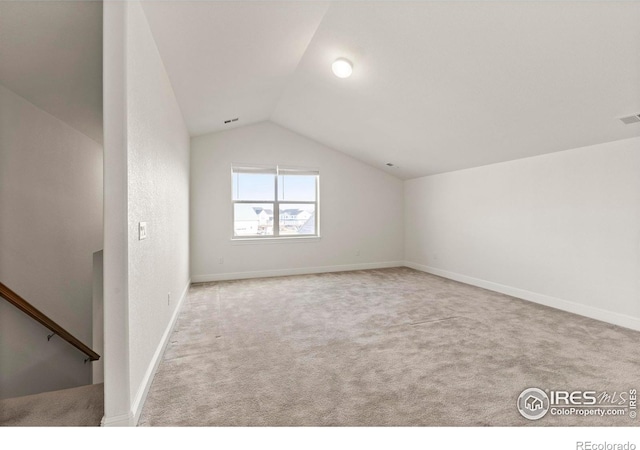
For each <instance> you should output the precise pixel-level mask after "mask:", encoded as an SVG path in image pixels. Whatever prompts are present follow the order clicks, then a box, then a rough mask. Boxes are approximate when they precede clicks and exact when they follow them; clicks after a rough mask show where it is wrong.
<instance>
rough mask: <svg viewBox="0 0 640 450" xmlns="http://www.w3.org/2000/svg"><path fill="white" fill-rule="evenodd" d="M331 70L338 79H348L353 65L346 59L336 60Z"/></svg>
mask: <svg viewBox="0 0 640 450" xmlns="http://www.w3.org/2000/svg"><path fill="white" fill-rule="evenodd" d="M331 70H333V74H334V75H335V76H337V77H338V78H348V77H350V76H351V72H353V64H351V61H349V60H348V59H346V58H338V59H336V60H335V61H334V62H333V64H331Z"/></svg>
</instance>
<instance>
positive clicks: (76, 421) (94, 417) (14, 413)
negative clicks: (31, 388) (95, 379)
mask: <svg viewBox="0 0 640 450" xmlns="http://www.w3.org/2000/svg"><path fill="white" fill-rule="evenodd" d="M103 415H104V384H92V385H88V386H80V387H77V388H72V389H63V390H60V391H52V392H43V393H41V394H35V395H26V396H24V397H16V398H9V399H5V400H0V426H7V427H18V426H31V427H48V426H57V427H86V426H94V427H97V426H99V425H100V421H101V420H102V416H103Z"/></svg>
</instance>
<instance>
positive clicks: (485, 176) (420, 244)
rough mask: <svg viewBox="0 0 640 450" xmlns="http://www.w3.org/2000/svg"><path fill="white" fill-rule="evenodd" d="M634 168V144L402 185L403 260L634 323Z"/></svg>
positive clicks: (639, 222) (637, 305)
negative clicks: (404, 237) (403, 201)
mask: <svg viewBox="0 0 640 450" xmlns="http://www.w3.org/2000/svg"><path fill="white" fill-rule="evenodd" d="M639 168H640V138H634V139H627V140H621V141H615V142H610V143H607V144H601V145H594V146H590V147H583V148H578V149H573V150H568V151H564V152H559V153H552V154H548V155H543V156H538V157H533V158H527V159H521V160H517V161H511V162H506V163H501V164H493V165H490V166H484V167H478V168H475V169H468V170H462V171H458V172H450V173H445V174H441V175H434V176H429V177H424V178H418V179H415V180H410V181H407V182H406V189H405V225H406V229H405V236H406V239H405V259H406V260H407V261H410V262H413V263H417V264H420V265H424V266H428V267H431V268H435V269H439V270H443V271H446V272H448V273H450V274H452V275H454V276H456V275H463V276H467V277H472V278H474V279H476V280H483V281H488V282H491V283H497V284H499V285H502V286H507V287H512V288H517V289H519V290H522V291H526V292H529V293H533V294H541V295H544V296H548V297H550V302H551V303H554V304H557V305H561V303H560V302H558V301H557V300H559V301H561V302H565V301H566V302H570V303H571V304H573V305H574V306H571V304H565V305H564V306H569V307H570V308H572V307H573V308H574V310H575V311H576V312H577V311H580V312H585V313H588V312H589V311H592V312H594V313H595V314H596V315H598V317H601V318H603V319H605V320H609V319H608V318H609V315H607V312H608V313H613V314H614V315H613V316H611V318H613V319H614V320H617V321H618V322H619V323H621V324H622V323H624V324H626V326H633V323H634V322H633V320H634V319H633V318H635V321H636V322H635V323H636V324H640V322H638V321H637V320H638V319H640V302H638V298H640V283H639V282H638V280H640V175H639V173H640V172H639ZM554 299H557V300H554ZM589 308H595V309H596V310H597V311H596V310H591V309H589ZM598 311H600V312H598ZM602 312H604V314H603V313H602ZM616 315H617V316H616ZM625 317H626V318H630V320H627V319H625ZM636 326H637V325H636Z"/></svg>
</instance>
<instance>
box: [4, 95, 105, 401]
mask: <svg viewBox="0 0 640 450" xmlns="http://www.w3.org/2000/svg"><path fill="white" fill-rule="evenodd" d="M101 248H102V147H101V146H100V145H99V144H97V143H96V142H95V141H93V140H91V139H89V138H88V137H87V136H85V135H83V134H81V133H80V132H78V131H76V130H75V129H73V128H71V127H70V126H68V125H67V124H65V123H63V122H61V121H60V120H58V119H56V118H55V117H53V116H51V115H50V114H48V113H45V112H44V111H42V110H40V109H38V108H36V107H35V106H33V105H32V104H31V103H29V102H27V101H26V100H24V99H23V98H22V97H19V96H18V95H16V94H14V93H13V92H11V91H10V90H8V89H6V88H4V87H3V86H0V281H2V282H3V283H5V284H6V285H8V286H9V287H10V288H11V289H13V290H14V291H16V292H17V293H18V294H20V295H21V296H23V297H24V298H25V299H27V300H28V301H29V302H31V303H32V304H33V305H34V306H35V307H36V308H38V309H40V310H41V311H42V312H44V313H45V314H47V315H48V316H49V317H51V318H52V319H53V320H54V321H56V322H57V323H59V324H60V325H62V326H63V327H64V328H66V329H67V330H68V331H70V332H71V333H72V334H73V335H75V336H76V337H77V338H79V339H80V340H81V341H82V342H84V343H86V344H88V345H91V341H92V331H91V330H92V265H93V252H95V251H98V250H100V249H101ZM47 334H48V330H47V329H46V328H44V327H42V326H41V325H39V324H37V323H36V322H34V321H33V320H32V319H30V318H28V317H27V316H25V315H24V314H22V313H21V312H19V311H18V310H17V309H16V308H15V307H13V306H11V305H9V304H8V303H7V302H5V301H4V300H1V301H0V398H6V397H13V396H19V395H26V394H32V393H37V392H43V391H49V390H55V389H63V388H67V387H73V386H78V385H82V384H88V383H91V366H90V365H88V364H87V365H85V364H83V357H84V355H83V354H82V353H81V352H79V351H78V350H76V349H75V348H73V347H71V346H70V345H69V344H68V343H66V342H65V341H62V340H61V339H60V338H58V337H54V338H53V339H52V340H51V341H50V342H47V338H46V336H47Z"/></svg>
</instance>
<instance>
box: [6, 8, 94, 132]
mask: <svg viewBox="0 0 640 450" xmlns="http://www.w3.org/2000/svg"><path fill="white" fill-rule="evenodd" d="M0 84H2V85H4V86H5V87H6V88H8V89H10V90H12V91H13V92H15V93H16V94H18V95H20V96H21V97H23V98H25V99H27V100H28V101H30V102H31V103H33V104H34V105H36V106H37V107H39V108H40V109H42V110H44V111H46V112H48V113H49V114H51V115H53V116H55V117H57V118H58V119H60V120H62V121H63V122H65V123H67V124H68V125H70V126H72V127H73V128H75V129H76V130H78V131H80V132H81V133H84V134H85V135H87V136H89V137H90V138H92V139H93V140H95V141H96V142H98V143H102V2H101V1H55V0H53V1H26V0H22V1H2V0H0Z"/></svg>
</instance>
